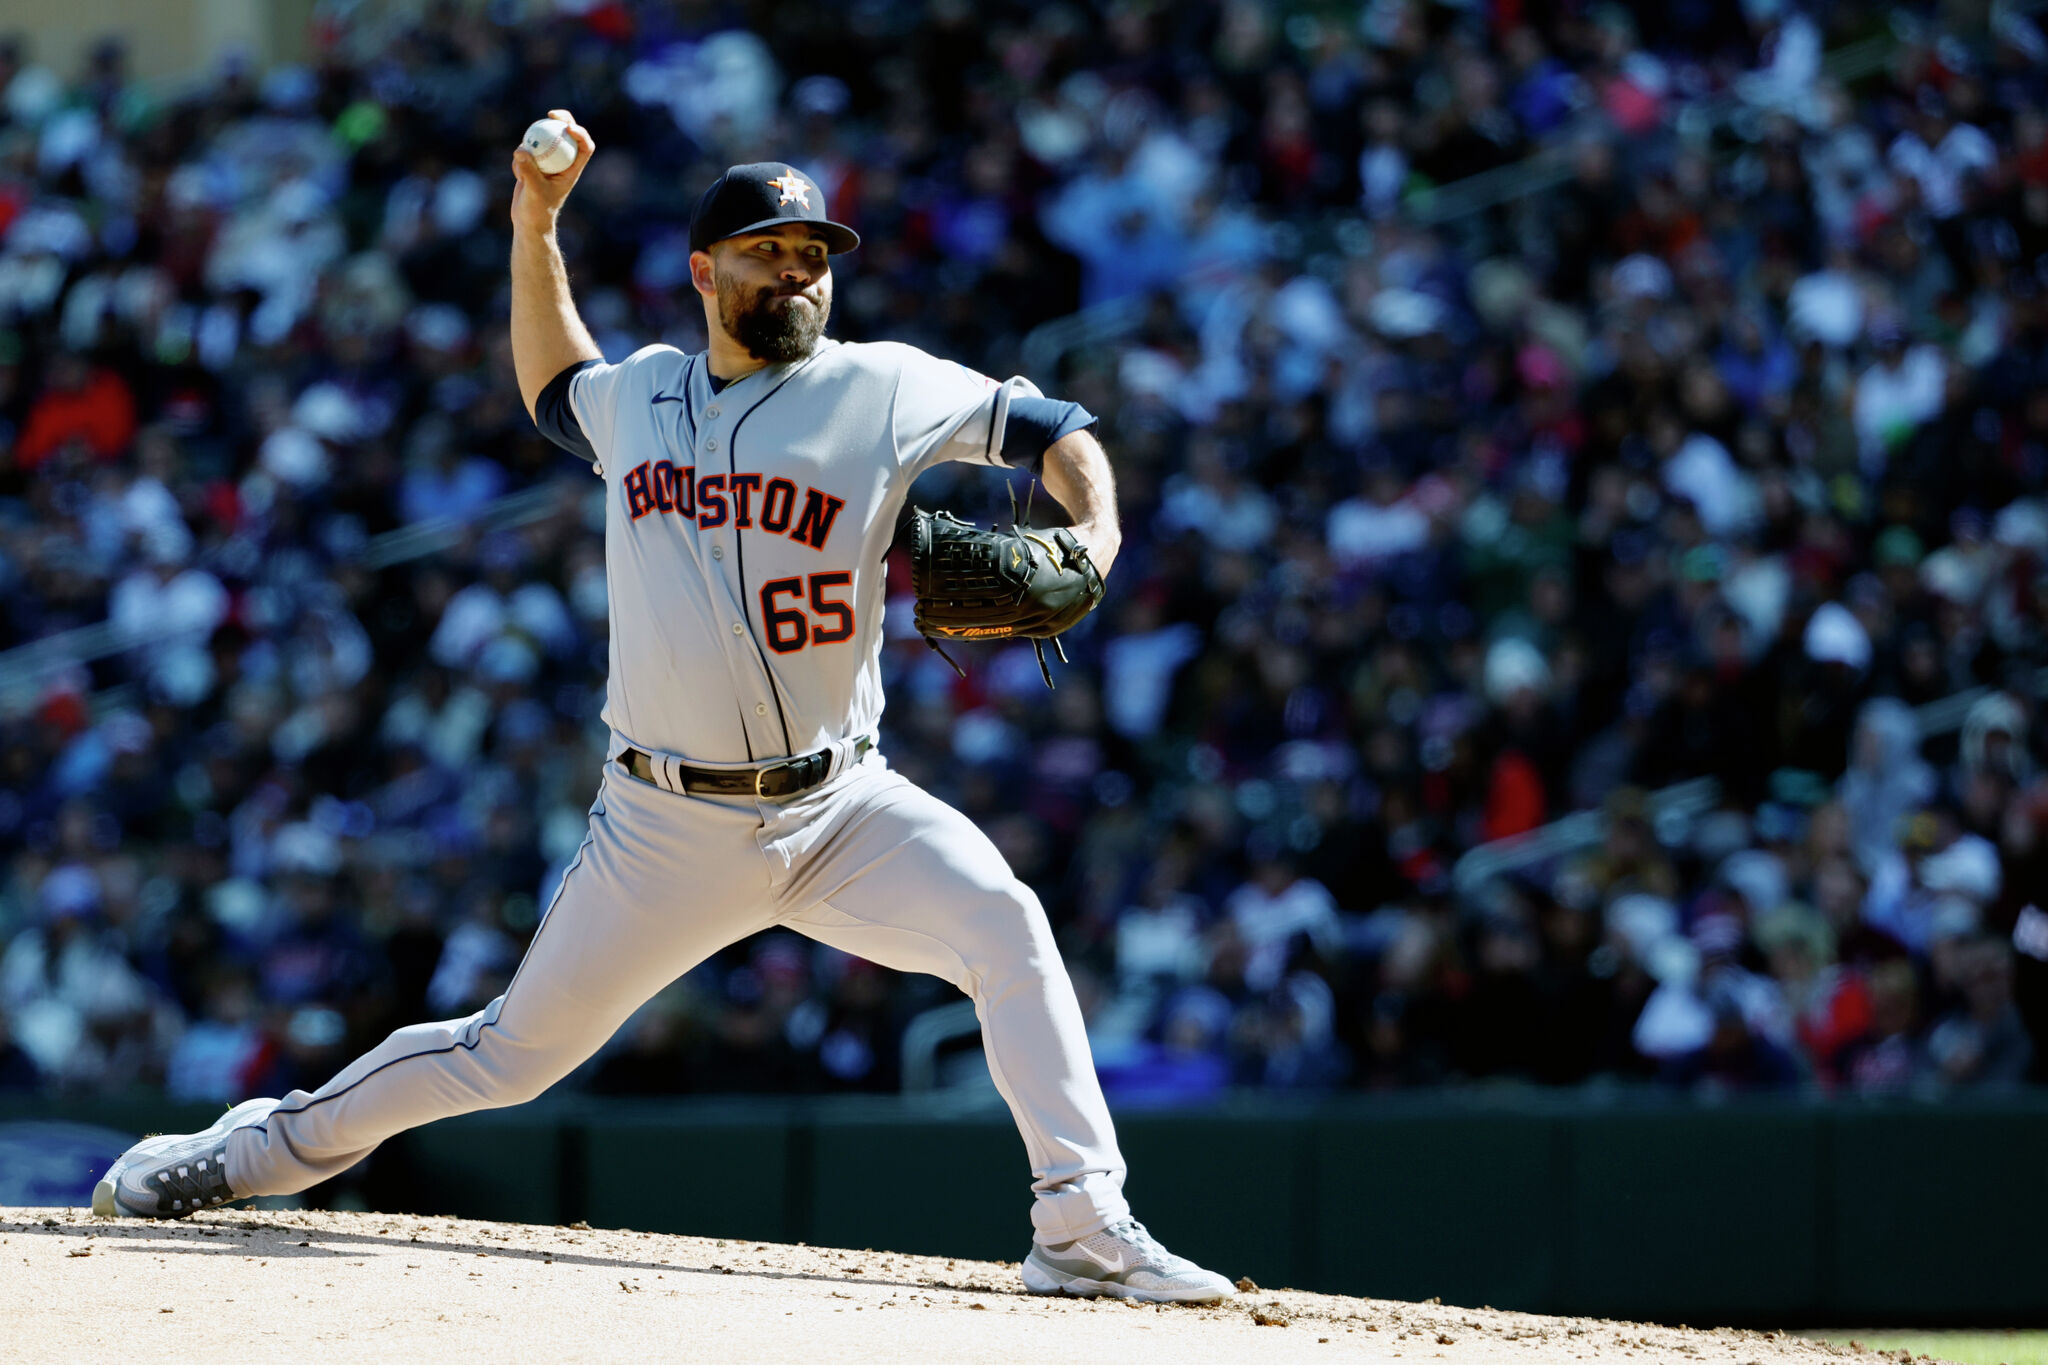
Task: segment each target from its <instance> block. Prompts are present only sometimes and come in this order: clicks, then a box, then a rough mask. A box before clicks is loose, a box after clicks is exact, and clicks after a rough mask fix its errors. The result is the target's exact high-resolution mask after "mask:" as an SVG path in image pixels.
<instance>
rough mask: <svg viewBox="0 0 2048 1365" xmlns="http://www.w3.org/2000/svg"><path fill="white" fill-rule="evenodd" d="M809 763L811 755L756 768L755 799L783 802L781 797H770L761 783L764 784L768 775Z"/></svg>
mask: <svg viewBox="0 0 2048 1365" xmlns="http://www.w3.org/2000/svg"><path fill="white" fill-rule="evenodd" d="M807 761H809V755H805V757H803V758H785V759H783V760H782V761H781V762H780V763H770V764H769V765H768V766H767V767H765V768H756V769H754V799H755V800H756V801H779V800H781V799H782V798H781V797H779V796H770V795H769V794H768V793H767V792H766V791H764V790H763V789H762V787H761V783H762V781H763V780H764V779H765V778H766V777H767V776H768V774H770V773H779V772H782V771H784V770H785V769H788V768H795V767H800V766H801V765H803V764H804V763H806V762H807Z"/></svg>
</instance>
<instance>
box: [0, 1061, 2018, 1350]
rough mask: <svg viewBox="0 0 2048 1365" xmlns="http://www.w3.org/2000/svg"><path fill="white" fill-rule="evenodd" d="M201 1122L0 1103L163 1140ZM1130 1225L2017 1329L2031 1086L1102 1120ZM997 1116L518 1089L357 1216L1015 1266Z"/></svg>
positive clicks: (1814, 1316) (388, 1176) (1288, 1250)
mask: <svg viewBox="0 0 2048 1365" xmlns="http://www.w3.org/2000/svg"><path fill="white" fill-rule="evenodd" d="M217 1112H218V1111H217V1110H212V1111H208V1110H204V1109H202V1110H198V1111H194V1110H191V1109H189V1108H176V1107H170V1108H167V1107H165V1106H162V1105H155V1104H151V1103H149V1102H147V1101H107V1102H95V1103H63V1104H57V1103H47V1102H21V1101H16V1102H7V1101H0V1121H5V1120H8V1119H22V1118H35V1117H42V1118H65V1119H70V1120H74V1121H81V1122H87V1123H97V1124H103V1125H106V1126H109V1127H113V1128H117V1129H122V1130H124V1131H131V1132H142V1131H147V1130H169V1131H176V1130H180V1129H191V1128H194V1127H198V1126H203V1124H204V1123H205V1122H207V1121H209V1119H210V1118H211V1115H212V1113H217ZM1118 1131H1119V1133H1120V1135H1121V1137H1122V1141H1123V1144H1124V1150H1125V1154H1126V1156H1127V1157H1128V1159H1129V1162H1130V1167H1131V1171H1132V1175H1131V1180H1130V1184H1129V1187H1128V1192H1129V1194H1130V1196H1131V1199H1132V1203H1133V1205H1134V1207H1135V1208H1136V1210H1137V1212H1138V1214H1139V1216H1140V1217H1141V1218H1143V1219H1144V1220H1145V1221H1146V1223H1147V1224H1148V1225H1149V1226H1150V1227H1151V1228H1152V1230H1153V1231H1154V1232H1155V1233H1157V1234H1158V1235H1159V1236H1160V1237H1161V1238H1162V1239H1163V1240H1164V1241H1165V1242H1166V1243H1167V1244H1168V1245H1169V1246H1172V1247H1174V1248H1175V1249H1176V1250H1179V1251H1182V1252H1184V1253H1186V1254H1187V1255H1190V1256H1193V1257H1195V1258H1196V1259H1197V1260H1200V1261H1202V1262H1204V1263H1206V1264H1209V1265H1213V1266H1214V1267H1215V1268H1217V1269H1219V1270H1224V1271H1227V1272H1228V1273H1229V1274H1231V1275H1232V1276H1233V1277H1235V1276H1240V1275H1249V1276H1251V1277H1252V1278H1253V1279H1254V1280H1256V1281H1258V1283H1259V1284H1261V1285H1263V1286H1267V1287H1280V1286H1287V1287H1293V1288H1301V1289H1320V1290H1328V1291H1332V1292H1341V1293H1352V1294H1367V1295H1373V1296H1375V1297H1384V1298H1400V1299H1422V1298H1427V1297H1430V1296H1432V1295H1438V1296H1441V1297H1442V1298H1443V1300H1444V1301H1445V1302H1447V1303H1456V1304H1469V1305H1481V1304H1488V1305H1492V1306H1494V1307H1501V1308H1520V1309H1528V1310H1531V1311H1539V1312H1565V1313H1578V1314H1592V1315H1597V1316H1603V1317H1639V1318H1650V1319H1655V1320H1659V1321H1667V1322H1686V1323H1692V1324H1702V1323H1717V1324H1718V1323H1727V1324H1756V1325H1785V1324H1840V1323H1856V1324H1862V1323H1871V1324H1878V1323H1882V1324H1897V1325H1906V1324H1927V1325H1939V1324H1973V1325H1979V1326H1991V1325H2004V1324H2012V1325H2027V1324H2032V1325H2041V1324H2048V1098H2044V1099H2039V1100H2037V1099H2034V1098H2032V1097H2028V1098H2025V1099H2014V1100H2010V1101H2005V1102H1998V1103H1991V1102H1982V1101H1958V1100H1949V1101H1945V1102H1943V1103H1941V1104H1940V1105H1938V1106H1937V1105H1932V1104H1929V1105H1916V1104H1906V1103H1888V1104H1881V1105H1849V1104H1839V1103H1831V1104H1822V1103H1813V1104H1804V1103H1797V1102H1781V1103H1780V1102H1774V1103H1744V1104H1739V1105H1738V1104H1730V1105H1723V1106H1714V1107H1702V1106H1700V1105H1698V1104H1695V1103H1690V1102H1681V1101H1668V1102H1659V1101H1655V1100H1644V1099H1641V1098H1631V1099H1629V1100H1626V1101H1615V1102H1596V1101H1592V1100H1588V1099H1586V1098H1584V1097H1580V1096H1570V1097H1562V1096H1556V1097H1554V1096H1546V1095H1541V1094H1530V1095H1517V1096H1515V1097H1512V1098H1501V1097H1488V1098H1484V1099H1467V1098H1455V1097H1454V1098H1428V1099H1420V1098H1417V1099H1410V1098H1407V1097H1402V1098H1400V1099H1398V1100H1361V1099H1350V1098H1347V1099H1346V1100H1343V1101H1341V1102H1331V1103H1327V1104H1320V1105H1299V1104H1289V1103H1286V1102H1284V1101H1274V1100H1271V1099H1258V1100H1247V1101H1244V1102H1241V1103H1237V1104H1232V1105H1227V1106H1225V1107H1222V1108H1218V1109H1211V1110H1201V1111H1175V1112H1159V1111H1152V1112H1143V1111H1141V1112H1127V1113H1122V1114H1119V1115H1118ZM1027 1179H1028V1176H1027V1173H1026V1170H1025V1156H1024V1149H1023V1144H1022V1143H1021V1142H1020V1141H1019V1139H1018V1137H1017V1134H1016V1130H1015V1129H1014V1128H1013V1127H1012V1126H1011V1125H1010V1123H1009V1120H1008V1117H1007V1115H1006V1114H1004V1113H1003V1112H1002V1111H1001V1110H996V1111H994V1112H989V1111H987V1110H975V1111H973V1112H969V1113H960V1112H957V1111H955V1112H948V1110H947V1109H945V1108H944V1107H942V1105H940V1104H934V1103H920V1102H913V1101H910V1100H895V1099H845V1100H760V1101H744V1102H741V1101H717V1100H684V1101H646V1102H640V1101H607V1102H592V1101H584V1100H564V1101H551V1100H545V1099H544V1100H542V1101H540V1102H538V1103H536V1104H533V1105H528V1106H526V1107H524V1108H521V1109H514V1110H505V1111H499V1112H496V1113H489V1114H478V1115H472V1116H469V1117H467V1118H461V1119H451V1120H448V1121H446V1122H443V1123H438V1124H434V1125H432V1126H430V1127H427V1128H424V1129H420V1130H418V1131H416V1132H412V1133H408V1134H405V1135H403V1136H402V1137H400V1138H397V1139H394V1140H393V1141H392V1142H391V1143H388V1144H386V1146H385V1147H384V1148H383V1149H381V1150H380V1151H379V1152H378V1154H377V1155H376V1156H375V1157H373V1158H372V1160H371V1161H370V1162H369V1163H367V1165H366V1167H365V1168H364V1169H363V1171H362V1172H361V1173H360V1174H359V1176H358V1178H357V1181H356V1185H355V1188H356V1191H357V1193H358V1195H359V1197H361V1198H362V1199H364V1200H365V1201H366V1202H369V1203H371V1204H373V1205H374V1206H376V1207H379V1208H383V1209H388V1210H393V1211H409V1212H420V1213H452V1214H462V1215H466V1216H472V1217H483V1218H499V1219H513V1220H519V1221H524V1222H539V1223H566V1222H572V1221H575V1220H578V1219H583V1220H587V1221H589V1222H590V1223H592V1224H594V1225H596V1226H600V1227H626V1228H636V1229H644V1230H650V1231H667V1232H688V1233H697V1234H702V1235H706V1236H717V1237H732V1238H750V1239H759V1240H776V1241H803V1242H810V1243H813V1244H818V1245H833V1246H848V1247H855V1248H870V1247H872V1248H890V1249H895V1250H901V1251H910V1252H933V1253H942V1254H946V1255H958V1256H974V1257H987V1258H992V1259H1000V1260H1016V1259H1018V1258H1019V1257H1020V1256H1021V1255H1022V1253H1023V1252H1024V1250H1025V1249H1026V1243H1025V1238H1026V1237H1027V1236H1028V1230H1029V1225H1028V1223H1027V1221H1026V1198H1027V1192H1026V1182H1027Z"/></svg>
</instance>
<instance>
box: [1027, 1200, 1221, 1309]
mask: <svg viewBox="0 0 2048 1365" xmlns="http://www.w3.org/2000/svg"><path fill="white" fill-rule="evenodd" d="M1019 1273H1020V1274H1022V1275H1023V1277H1024V1287H1025V1288H1026V1289H1028V1290H1030V1291H1031V1292H1032V1293H1034V1294H1072V1295H1075V1296H1076V1297H1079V1298H1084V1299H1092V1298H1094V1297H1095V1296H1096V1295H1098V1294H1108V1295H1110V1296H1111V1297H1112V1298H1119V1299H1140V1300H1142V1301H1144V1302H1146V1303H1215V1302H1217V1301H1219V1300H1222V1299H1227V1298H1229V1297H1230V1296H1231V1295H1232V1294H1233V1293H1235V1292H1236V1290H1235V1289H1233V1288H1232V1286H1231V1283H1230V1281H1229V1280H1226V1279H1224V1278H1223V1277H1222V1276H1221V1275H1218V1274H1217V1273H1216V1272H1215V1271H1213V1270H1204V1269H1202V1267H1200V1266H1198V1265H1196V1264H1195V1263H1194V1262H1193V1261H1190V1260H1189V1259H1188V1258H1187V1257H1185V1256H1176V1255H1174V1254H1173V1253H1172V1252H1170V1251H1168V1250H1167V1249H1166V1248H1165V1247H1163V1246H1161V1245H1159V1243H1158V1242H1156V1241H1154V1240H1153V1237H1152V1234H1151V1233H1149V1232H1147V1231H1145V1225H1144V1224H1143V1223H1140V1222H1139V1221H1138V1220H1137V1219H1135V1218H1123V1219H1119V1220H1118V1221H1116V1222H1114V1223H1111V1224H1110V1225H1109V1226H1108V1227H1106V1228H1104V1229H1102V1231H1100V1232H1095V1233H1090V1234H1089V1235H1088V1236H1086V1237H1083V1238H1081V1239H1080V1240H1079V1241H1074V1242H1065V1243H1061V1244H1059V1245H1057V1246H1047V1245H1045V1244H1044V1243H1043V1242H1034V1243H1032V1246H1031V1254H1030V1255H1029V1256H1026V1257H1025V1258H1024V1265H1023V1267H1022V1269H1021V1270H1020V1272H1019Z"/></svg>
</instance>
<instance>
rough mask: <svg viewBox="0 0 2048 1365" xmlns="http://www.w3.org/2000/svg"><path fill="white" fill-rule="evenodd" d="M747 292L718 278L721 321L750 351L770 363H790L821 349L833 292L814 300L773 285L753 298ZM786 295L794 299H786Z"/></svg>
mask: <svg viewBox="0 0 2048 1365" xmlns="http://www.w3.org/2000/svg"><path fill="white" fill-rule="evenodd" d="M746 292H747V291H746V289H745V287H744V286H742V285H740V284H738V283H736V282H733V281H728V280H720V281H719V282H718V321H719V324H720V325H721V326H723V327H724V328H725V330H726V334H727V335H729V336H730V337H732V339H733V340H734V341H737V342H738V343H739V344H740V345H741V346H743V347H745V348H746V351H747V354H749V355H751V356H753V357H754V359H756V360H762V361H766V362H767V363H768V364H770V365H787V364H790V363H791V362H793V361H798V360H802V359H804V358H805V357H806V356H808V355H810V353H811V352H812V351H814V350H816V349H817V347H818V338H819V337H821V336H823V335H824V334H825V323H826V321H827V320H828V319H830V318H831V316H832V296H831V294H829V293H825V292H824V291H822V290H821V291H819V292H820V294H821V295H822V297H821V298H820V299H819V300H818V301H817V302H813V301H812V300H810V299H809V298H807V297H804V296H802V295H789V294H783V293H780V292H779V291H776V290H772V289H763V290H760V291H758V292H756V293H755V294H754V297H753V298H752V299H751V300H749V299H748V298H746ZM784 299H788V300H790V301H789V302H788V303H782V302H781V301H782V300H784Z"/></svg>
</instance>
